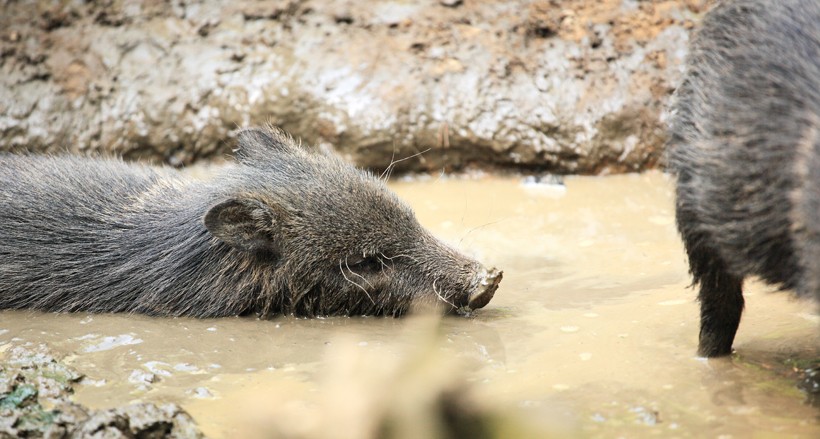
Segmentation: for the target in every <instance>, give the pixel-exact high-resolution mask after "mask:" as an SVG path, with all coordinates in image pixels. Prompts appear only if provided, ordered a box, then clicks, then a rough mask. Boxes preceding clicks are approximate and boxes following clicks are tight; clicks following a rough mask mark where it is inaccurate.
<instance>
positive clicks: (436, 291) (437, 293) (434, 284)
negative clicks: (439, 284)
mask: <svg viewBox="0 0 820 439" xmlns="http://www.w3.org/2000/svg"><path fill="white" fill-rule="evenodd" d="M437 280H438V279H433V292H434V293H436V296H438V298H439V299H441V301H442V302H444V303H446V304H448V305H450V306H452V307H453V308H457V306H455V304H453V303H452V302H450V301H449V300H447V299H445V298H444V296H442V295H441V293H439V292H438V290H436V281H437Z"/></svg>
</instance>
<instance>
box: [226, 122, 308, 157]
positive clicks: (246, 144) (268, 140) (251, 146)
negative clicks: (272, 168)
mask: <svg viewBox="0 0 820 439" xmlns="http://www.w3.org/2000/svg"><path fill="white" fill-rule="evenodd" d="M236 140H237V147H236V149H235V150H234V154H235V155H236V158H237V160H239V161H240V162H243V163H247V164H253V163H254V162H255V161H257V160H265V159H270V158H271V157H272V156H273V155H275V154H277V153H290V152H293V151H294V150H295V149H296V148H297V146H296V145H295V143H294V141H293V138H292V137H291V136H290V134H288V133H286V132H284V131H282V130H281V129H279V128H275V127H266V128H258V127H254V128H244V129H241V130H239V131H238V132H237V133H236Z"/></svg>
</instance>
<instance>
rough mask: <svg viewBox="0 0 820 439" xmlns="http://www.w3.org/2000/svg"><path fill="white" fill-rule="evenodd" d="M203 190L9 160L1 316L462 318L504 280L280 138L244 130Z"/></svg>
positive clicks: (155, 173) (62, 161)
mask: <svg viewBox="0 0 820 439" xmlns="http://www.w3.org/2000/svg"><path fill="white" fill-rule="evenodd" d="M238 139H239V148H238V149H237V151H236V158H237V161H238V163H237V166H235V167H229V168H227V169H226V170H224V171H223V172H222V173H220V174H219V175H217V176H216V177H215V178H213V179H212V180H210V181H207V182H202V181H194V180H191V179H188V178H186V177H185V176H183V175H182V174H180V173H178V172H177V171H174V170H172V169H165V168H153V167H148V166H141V165H134V164H127V163H124V162H122V161H117V160H104V159H99V158H97V159H89V158H79V157H71V156H56V157H37V156H17V155H10V154H6V155H3V156H0V223H2V224H3V227H2V229H0V308H32V309H41V310H48V311H91V312H135V313H145V314H150V315H163V316H183V315H185V316H196V317H219V316H231V315H243V314H259V315H271V314H282V313H283V314H294V315H298V316H319V315H392V316H396V315H401V314H403V313H405V312H406V311H408V310H409V309H410V307H411V306H412V305H414V304H417V303H428V304H434V305H435V306H438V307H440V308H441V309H444V310H446V311H462V312H469V311H470V310H472V309H475V308H480V307H482V306H484V305H486V304H487V302H489V300H490V299H491V298H492V296H493V294H494V293H495V291H496V289H497V288H498V283H499V281H500V280H501V272H499V271H497V270H495V269H493V270H487V269H486V268H484V267H483V266H482V265H481V264H479V263H478V262H477V261H475V260H473V259H471V258H469V257H467V256H465V255H463V254H461V253H459V252H458V251H456V250H454V249H452V248H451V247H449V246H447V245H445V244H444V243H442V242H441V241H439V240H438V239H436V238H434V237H433V236H432V235H431V234H430V233H429V232H428V231H426V230H425V229H424V228H422V227H421V225H419V223H418V221H417V220H416V218H415V216H414V214H413V212H412V211H411V210H410V208H409V207H407V206H406V205H405V204H404V203H402V202H401V201H400V200H399V199H398V198H397V197H396V196H395V195H394V194H393V193H392V192H390V191H389V190H388V189H387V187H386V186H385V184H384V182H383V181H382V180H381V179H379V178H377V177H375V176H373V175H371V174H369V173H366V172H364V171H361V170H359V169H356V168H354V167H353V166H351V165H349V164H348V163H346V162H345V161H343V160H342V159H341V158H339V157H337V156H335V155H333V154H331V153H329V152H323V151H319V150H314V149H311V148H306V147H302V146H300V145H297V144H295V143H294V141H293V139H292V138H290V136H288V135H287V134H285V133H284V132H281V131H278V130H274V129H245V130H241V131H240V132H239V133H238Z"/></svg>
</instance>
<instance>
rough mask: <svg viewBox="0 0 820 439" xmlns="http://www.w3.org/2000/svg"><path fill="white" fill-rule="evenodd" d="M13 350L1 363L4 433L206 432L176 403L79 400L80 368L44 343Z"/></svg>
mask: <svg viewBox="0 0 820 439" xmlns="http://www.w3.org/2000/svg"><path fill="white" fill-rule="evenodd" d="M11 352H12V355H10V356H9V358H12V359H13V360H10V361H7V362H6V364H3V365H0V438H5V437H43V438H68V437H72V438H74V437H81V438H134V437H137V438H144V439H160V438H177V439H188V438H193V439H199V438H201V437H202V434H201V433H200V432H199V429H198V428H197V426H196V424H195V423H194V421H193V419H192V418H191V417H190V416H189V415H188V414H187V413H186V412H185V411H184V410H182V409H181V408H180V407H179V406H177V405H176V404H166V405H162V406H157V405H155V404H150V403H144V404H132V405H129V406H125V407H119V408H112V409H108V410H89V409H87V408H85V407H83V406H80V405H78V404H75V403H74V402H72V401H71V400H70V395H71V394H72V393H73V384H74V383H76V382H77V381H79V380H80V378H82V375H81V374H79V373H78V372H77V371H75V370H73V369H72V368H70V367H69V366H66V365H65V364H63V363H61V362H59V361H57V360H55V359H54V358H53V357H52V356H51V355H50V354H49V353H48V350H47V349H46V348H45V347H44V346H34V347H32V346H15V347H13V348H12V351H11ZM46 403H47V404H46ZM47 407H51V408H47Z"/></svg>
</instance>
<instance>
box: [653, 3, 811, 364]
mask: <svg viewBox="0 0 820 439" xmlns="http://www.w3.org/2000/svg"><path fill="white" fill-rule="evenodd" d="M687 68H688V70H687V72H686V75H685V79H684V81H683V83H682V84H681V86H680V87H679V89H678V90H677V92H676V103H675V105H674V111H673V119H672V122H671V135H670V141H669V145H668V148H669V165H670V168H671V170H672V171H673V172H674V173H676V174H677V190H676V194H677V204H676V207H677V224H678V229H679V231H680V233H681V235H682V236H683V241H684V245H685V247H686V252H687V253H688V257H689V266H690V271H691V273H692V276H693V278H694V282H695V283H696V284H700V294H699V300H700V302H701V330H700V345H699V353H700V354H701V355H704V356H708V357H712V356H720V355H727V354H729V353H731V348H732V342H733V340H734V336H735V332H736V331H737V327H738V324H739V322H740V315H741V313H742V311H743V293H742V283H743V279H744V278H745V277H747V276H750V275H756V276H760V277H761V278H762V279H764V280H765V281H766V282H769V283H772V284H777V285H781V286H782V287H783V288H788V289H794V290H795V291H796V292H797V294H799V295H804V296H814V297H816V298H818V299H820V279H819V278H818V276H820V2H818V1H817V0H781V1H766V0H738V1H726V2H723V3H721V4H719V5H717V6H716V7H715V8H714V9H713V10H712V11H710V12H709V13H708V14H707V16H706V17H704V19H703V22H702V24H701V27H700V29H699V30H698V31H697V32H696V33H695V34H694V36H693V39H692V43H691V52H690V55H689V59H688V64H687Z"/></svg>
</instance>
